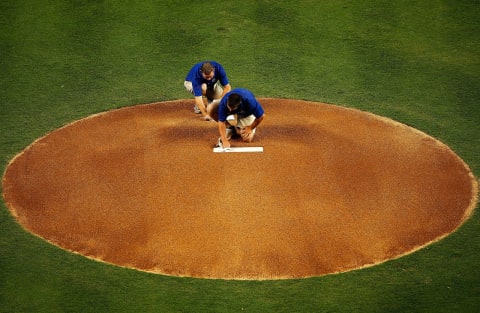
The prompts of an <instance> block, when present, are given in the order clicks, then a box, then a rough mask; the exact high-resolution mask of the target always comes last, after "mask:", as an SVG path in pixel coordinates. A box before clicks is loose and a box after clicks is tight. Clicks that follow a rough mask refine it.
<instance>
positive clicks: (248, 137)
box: [208, 88, 265, 149]
mask: <svg viewBox="0 0 480 313" xmlns="http://www.w3.org/2000/svg"><path fill="white" fill-rule="evenodd" d="M208 113H209V115H211V116H212V118H213V119H214V120H216V121H217V124H218V131H219V133H220V138H219V145H220V146H222V147H223V148H224V149H227V148H230V142H229V140H230V138H231V137H232V135H233V132H235V133H236V134H237V135H240V136H241V137H242V139H243V141H245V142H251V141H252V140H253V136H254V135H255V130H256V128H257V126H258V125H260V123H261V122H262V121H263V119H264V118H265V111H264V109H263V107H262V105H261V104H260V103H259V102H258V101H257V99H256V98H255V96H254V95H253V93H252V92H251V91H250V90H247V89H243V88H236V89H233V90H232V91H230V92H228V93H226V94H225V96H224V97H223V98H222V100H220V102H219V103H218V104H217V103H213V104H212V105H211V106H209V108H208ZM235 116H236V122H232V120H235V118H232V117H235ZM232 124H234V125H232Z"/></svg>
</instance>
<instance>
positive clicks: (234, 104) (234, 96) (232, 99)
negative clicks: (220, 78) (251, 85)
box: [227, 93, 242, 111]
mask: <svg viewBox="0 0 480 313" xmlns="http://www.w3.org/2000/svg"><path fill="white" fill-rule="evenodd" d="M240 102H242V97H240V95H239V94H238V93H231V94H230V95H229V96H228V99H227V106H228V107H229V108H230V110H232V111H233V110H236V109H237V108H238V106H239V105H240Z"/></svg>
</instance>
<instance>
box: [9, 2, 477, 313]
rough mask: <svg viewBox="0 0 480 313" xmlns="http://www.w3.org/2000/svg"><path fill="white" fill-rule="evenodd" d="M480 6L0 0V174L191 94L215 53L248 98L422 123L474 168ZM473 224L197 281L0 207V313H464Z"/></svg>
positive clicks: (472, 278)
mask: <svg viewBox="0 0 480 313" xmlns="http://www.w3.org/2000/svg"><path fill="white" fill-rule="evenodd" d="M478 16H480V4H479V3H477V2H475V1H435V0H434V1H395V2H393V3H392V2H391V1H373V0H371V1H359V0H351V1H347V0H344V1H251V0H246V1H211V2H208V3H207V2H201V1H138V3H137V2H127V1H98V2H96V1H95V2H91V1H54V0H42V1H32V0H31V1H26V0H23V1H3V2H1V3H0V53H1V59H0V73H1V74H0V90H1V91H0V133H1V136H0V157H1V159H0V160H1V169H2V173H3V171H4V169H5V168H6V166H7V164H8V162H9V161H10V160H11V159H12V158H13V157H14V156H15V155H16V154H17V153H19V152H20V151H21V150H22V149H24V148H25V147H26V146H27V145H29V144H30V143H31V142H33V141H34V140H35V139H36V138H38V137H40V136H43V135H45V134H47V133H48V132H50V131H52V130H54V129H56V128H58V127H61V126H62V125H65V124H67V123H69V122H71V121H74V120H76V119H79V118H82V117H85V116H88V115H90V114H93V113H97V112H102V111H106V110H111V109H115V108H118V107H123V106H131V105H135V104H138V103H150V102H156V101H164V100H171V99H179V98H187V97H189V96H188V95H187V94H186V93H185V91H184V90H183V87H182V83H183V80H184V77H185V75H186V73H187V71H188V70H189V68H190V66H191V65H192V64H193V63H194V62H197V61H200V60H205V59H214V60H217V61H219V62H220V63H222V64H223V65H224V66H225V68H226V69H227V71H228V73H229V76H230V79H231V83H232V85H233V86H234V87H246V88H249V89H251V90H252V91H254V93H255V94H256V95H257V96H259V97H279V98H293V99H307V100H314V101H321V102H328V103H335V104H338V105H341V106H346V107H352V108H358V109H361V110H366V111H370V112H373V113H376V114H379V115H382V116H387V117H389V118H393V119H395V120H397V121H400V122H402V123H405V124H408V125H411V126H413V127H415V128H417V129H420V130H421V131H424V132H426V133H428V134H430V135H432V136H434V137H436V138H438V139H440V140H441V141H443V142H444V143H446V144H447V145H449V146H450V147H451V148H452V149H453V150H454V151H455V152H456V153H457V154H458V155H459V156H460V157H462V159H463V160H465V161H466V163H467V164H468V165H469V166H470V167H471V169H472V171H473V172H474V174H475V175H476V177H479V175H480V156H479V152H480V127H479V126H478V124H479V121H480V109H479V103H480V91H479V90H480V56H479V53H478V51H480V36H479V34H480V20H479V19H478ZM294 113H295V110H294V108H292V114H294ZM271 122H274V121H271ZM352 170H354V169H352ZM125 209H128V208H125ZM439 214H441V210H440V212H439ZM445 218H448V217H445ZM479 231H480V225H479V216H478V213H477V212H475V214H474V215H473V216H472V217H471V218H470V219H469V220H468V221H467V222H466V223H465V224H464V225H463V226H462V227H461V228H460V229H459V230H458V231H457V232H455V233H454V234H452V235H450V236H449V237H447V238H445V239H444V240H442V241H440V242H438V243H435V244H433V245H430V246H428V247H427V248H425V249H422V250H420V251H418V252H416V253H414V254H411V255H408V256H406V257H403V258H400V259H397V260H392V261H389V262H386V263H384V264H382V265H379V266H375V267H371V268H367V269H363V270H358V271H353V272H349V273H343V274H338V275H329V276H323V277H316V278H309V279H299V280H283V281H261V282H257V281H223V280H203V279H192V278H178V277H167V276H162V275H153V274H148V273H142V272H138V271H135V270H130V269H123V268H119V267H115V266H111V265H107V264H103V263H98V262H95V261H91V260H88V259H86V258H84V257H82V256H79V255H75V254H71V253H68V252H66V251H63V250H61V249H59V248H56V247H54V246H52V245H50V244H48V243H46V242H44V241H43V240H41V239H39V238H37V237H35V236H33V235H31V234H29V233H27V232H25V231H24V230H23V229H22V228H21V227H20V226H19V225H18V224H17V223H16V221H15V220H14V218H13V217H12V216H11V215H10V213H9V211H8V209H7V207H6V205H5V204H4V203H3V202H2V203H1V209H0V312H478V311H480V267H479V265H480V264H479V263H480V262H479V261H478V260H479V257H480V253H479V251H480V236H479V235H478V234H479Z"/></svg>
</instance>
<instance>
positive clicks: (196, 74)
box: [185, 61, 228, 97]
mask: <svg viewBox="0 0 480 313" xmlns="http://www.w3.org/2000/svg"><path fill="white" fill-rule="evenodd" d="M205 62H209V63H210V64H212V66H213V67H214V68H215V71H214V75H213V78H212V79H211V80H206V79H205V78H203V76H202V72H201V71H200V70H201V68H202V65H203V63H205ZM185 80H186V81H189V82H192V87H193V95H194V96H195V97H200V96H202V84H207V87H208V86H210V87H212V86H213V85H215V83H216V82H217V81H220V83H221V84H222V86H225V85H228V78H227V73H226V72H225V70H224V69H223V66H222V65H220V64H219V63H217V62H215V61H204V62H200V63H197V64H195V65H194V66H193V67H192V68H191V69H190V72H188V74H187V77H186V78H185Z"/></svg>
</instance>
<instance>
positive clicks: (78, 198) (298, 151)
mask: <svg viewBox="0 0 480 313" xmlns="http://www.w3.org/2000/svg"><path fill="white" fill-rule="evenodd" d="M260 102H261V103H262V104H263V105H264V107H265V111H266V118H265V121H264V123H263V124H262V125H260V127H259V128H258V131H257V135H256V138H255V140H254V142H253V143H251V144H249V145H247V146H261V147H263V149H264V150H263V152H262V153H213V152H212V148H213V146H214V144H215V142H216V139H217V138H218V134H217V127H216V124H215V123H213V122H206V121H202V120H200V118H199V117H198V115H195V114H194V113H193V110H192V108H193V101H190V100H181V101H170V102H164V103H154V104H148V105H139V106H135V107H129V108H124V109H120V110H115V111H111V112H106V113H103V114H98V115H94V116H91V117H89V118H86V119H83V120H80V121H77V122H75V123H72V124H70V125H68V126H66V127H63V128H61V129H59V130H56V131H54V132H52V133H50V134H49V135H47V136H45V137H43V138H41V139H39V140H37V141H36V142H34V143H33V144H32V145H31V146H29V147H28V148H27V149H25V150H24V151H23V152H22V153H20V154H19V155H18V156H17V157H15V159H14V160H13V161H12V162H11V163H10V165H9V166H8V168H7V170H6V172H5V175H4V178H3V190H4V197H5V200H6V202H7V205H8V207H9V208H10V210H11V211H12V213H13V215H14V216H15V217H16V218H17V219H18V221H19V222H20V224H22V225H23V226H24V227H25V228H26V229H28V230H29V231H31V232H33V233H35V234H37V235H38V236H40V237H43V238H45V239H46V240H48V241H49V242H51V243H53V244H55V245H58V246H60V247H63V248H65V249H68V250H70V251H74V252H77V253H80V254H83V255H85V256H88V257H91V258H94V259H97V260H101V261H104V262H108V263H113V264H117V265H120V266H125V267H132V268H136V269H140V270H145V271H151V272H155V273H162V274H168V275H178V276H193V277H204V278H225V279H280V278H298V277H309V276H317V275H323V274H328V273H334V272H341V271H348V270H352V269H356V268H360V267H363V266H369V265H372V264H377V263H380V262H382V261H385V260H388V259H392V258H396V257H399V256H401V255H404V254H406V253H410V252H412V251H414V250H416V249H419V248H421V247H422V246H425V245H426V244H428V243H431V242H432V241H435V240H438V239H440V238H442V237H444V236H446V235H447V234H449V233H450V232H452V231H454V230H455V229H456V228H457V227H459V226H460V225H461V224H462V223H463V222H464V221H465V219H466V218H468V216H469V215H470V214H471V211H472V210H473V208H474V206H475V204H476V197H477V184H476V180H475V179H474V177H473V175H472V173H471V172H470V170H469V168H468V167H467V166H466V164H465V163H464V162H463V161H462V160H461V159H460V158H459V157H458V156H456V155H455V154H454V153H453V152H452V151H451V150H450V149H449V148H448V147H447V146H445V145H443V144H442V143H440V142H439V141H437V140H435V139H433V138H431V137H429V136H427V135H425V134H424V133H421V132H419V131H417V130H415V129H412V128H410V127H408V126H405V125H403V124H399V123H397V122H394V121H392V120H389V119H386V118H381V117H378V116H375V115H372V114H369V113H365V112H361V111H357V110H351V109H346V108H341V107H338V106H333V105H327V104H321V103H314V102H305V101H292V100H279V99H260ZM233 146H245V144H241V143H239V142H236V141H233Z"/></svg>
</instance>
